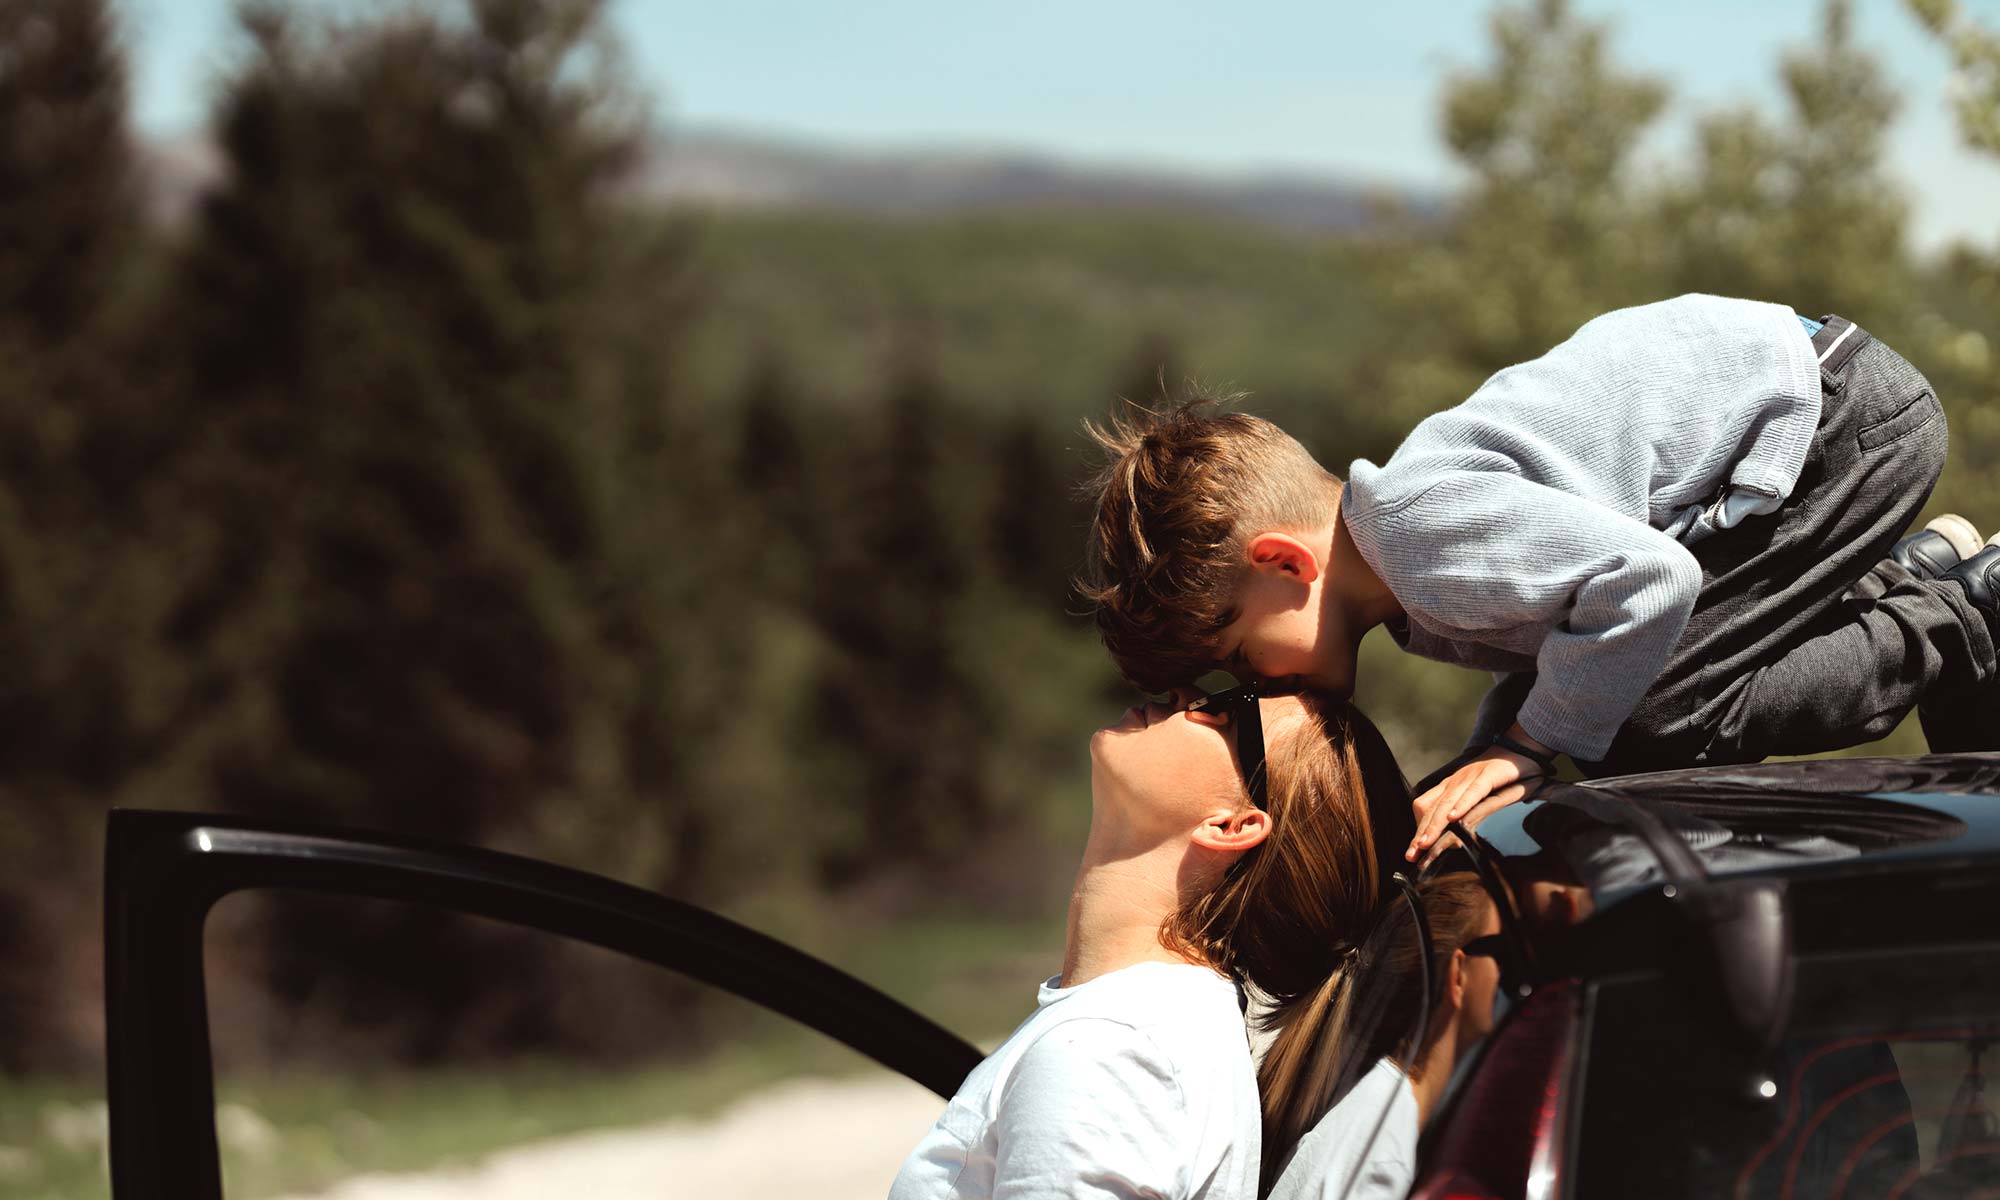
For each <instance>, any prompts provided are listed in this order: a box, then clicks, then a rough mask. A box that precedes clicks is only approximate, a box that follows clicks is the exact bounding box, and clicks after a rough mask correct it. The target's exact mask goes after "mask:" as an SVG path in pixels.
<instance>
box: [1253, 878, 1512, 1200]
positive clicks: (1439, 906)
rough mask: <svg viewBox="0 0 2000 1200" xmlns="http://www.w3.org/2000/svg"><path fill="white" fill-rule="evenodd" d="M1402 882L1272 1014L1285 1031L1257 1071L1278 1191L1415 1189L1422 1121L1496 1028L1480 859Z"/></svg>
mask: <svg viewBox="0 0 2000 1200" xmlns="http://www.w3.org/2000/svg"><path fill="white" fill-rule="evenodd" d="M1406 886H1409V887H1410V889H1411V891H1412V892H1413V894H1412V895H1410V896H1409V897H1407V898H1406V897H1405V896H1403V895H1401V894H1398V890H1397V888H1396V887H1393V886H1392V887H1391V888H1390V889H1389V894H1387V895H1385V896H1384V897H1383V899H1382V902H1381V909H1380V915H1379V918H1378V924H1377V927H1376V928H1375V930H1373V931H1372V932H1371V933H1370V934H1369V936H1368V937H1367V938H1366V939H1364V940H1363V942H1362V943H1361V945H1360V947H1359V948H1358V949H1357V951H1356V952H1355V954H1354V955H1353V956H1352V959H1351V961H1349V962H1347V963H1346V964H1344V965H1343V966H1342V967H1341V968H1340V969H1339V970H1337V971H1335V972H1333V973H1332V974H1331V975H1329V976H1328V977H1327V979H1326V980H1325V982H1324V983H1323V984H1322V986H1321V987H1319V988H1318V989H1315V990H1314V991H1313V992H1312V993H1310V994H1307V995H1302V996H1299V997H1296V998H1294V999H1293V1000H1292V1001H1291V1002H1290V1003H1288V1004H1286V1005H1284V1006H1281V1007H1280V1009H1279V1010H1278V1011H1277V1012H1276V1013H1274V1014H1273V1017H1272V1019H1271V1023H1272V1024H1277V1025H1281V1026H1282V1031H1281V1032H1280V1033H1279V1035H1278V1037H1277V1039H1276V1041H1274V1042H1273V1043H1272V1046H1271V1049H1270V1051H1269V1052H1268V1053H1267V1054H1266V1055H1265V1058H1264V1069H1263V1071H1262V1073H1261V1078H1260V1080H1259V1082H1260V1084H1261V1085H1262V1086H1263V1089H1264V1112H1265V1137H1264V1149H1263V1153H1264V1156H1265V1157H1264V1162H1265V1167H1264V1175H1265V1177H1266V1179H1267V1180H1269V1179H1271V1178H1272V1177H1275V1179H1276V1182H1275V1184H1273V1185H1272V1186H1271V1190H1270V1197H1271V1200H1305V1198H1307V1197H1312V1198H1325V1200H1339V1198H1349V1200H1362V1198H1364V1197H1365V1198H1367V1200H1376V1198H1378V1197H1381V1198H1390V1197H1393V1198H1398V1200H1400V1197H1403V1196H1406V1195H1408V1194H1409V1190H1410V1184H1411V1182H1412V1181H1413V1178H1414V1176H1415V1173H1416V1162H1417V1133H1418V1130H1420V1129H1421V1128H1422V1127H1423V1125H1424V1122H1426V1121H1427V1120H1429V1119H1430V1116H1431V1114H1432V1113H1433V1112H1434V1111H1436V1109H1437V1104H1438V1101H1439V1099H1440V1098H1441V1097H1442V1096H1443V1093H1444V1088H1445V1084H1446V1083H1447V1082H1448V1081H1449V1080H1450V1079H1451V1074H1452V1069H1453V1068H1454V1067H1455V1066H1456V1065H1457V1063H1458V1059H1459V1056H1460V1055H1461V1054H1462V1053H1463V1052H1464V1051H1465V1050H1466V1049H1468V1048H1469V1047H1471V1046H1472V1045H1474V1044H1475V1043H1477V1042H1478V1041H1479V1040H1480V1039H1482V1038H1484V1037H1485V1036H1486V1035H1487V1034H1488V1033H1490V1032H1491V1031H1492V1029H1493V1019H1494V1013H1493V1007H1494V1006H1493V1001H1494V996H1495V995H1496V993H1497V992H1498V989H1499V985H1500V969H1499V965H1498V962H1497V961H1496V958H1495V955H1496V954H1497V953H1498V951H1499V945H1500V939H1499V933H1500V913H1499V910H1498V909H1497V908H1496V907H1495V906H1494V903H1493V900H1492V898H1491V897H1490V896H1489V895H1488V894H1487V893H1486V891H1485V889H1484V888H1483V887H1482V886H1481V885H1480V882H1479V877H1478V876H1477V875H1475V874H1473V873H1472V872H1470V871H1458V872H1453V873H1451V874H1447V875H1440V876H1437V877H1434V878H1431V879H1426V880H1424V881H1423V882H1422V883H1420V884H1415V885H1406ZM1420 913H1421V914H1422V917H1423V920H1424V924H1425V926H1426V927H1427V931H1428V936H1427V937H1426V936H1422V935H1421V934H1420V931H1419V928H1418V924H1417V922H1418V917H1419V914H1420ZM1426 951H1428V958H1429V962H1428V964H1426V963H1425V961H1424V960H1425V957H1426ZM1321 1114H1325V1115H1324V1116H1322V1115H1321ZM1301 1134H1303V1135H1304V1136H1303V1137H1301Z"/></svg>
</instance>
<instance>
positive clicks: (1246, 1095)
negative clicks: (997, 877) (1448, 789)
mask: <svg viewBox="0 0 2000 1200" xmlns="http://www.w3.org/2000/svg"><path fill="white" fill-rule="evenodd" d="M1266 730H1268V731H1269V733H1270V737H1269V740H1268V742H1267V740H1266V738H1265V731H1266ZM1267 753H1268V758H1267ZM1090 757H1091V824H1090V834H1089V837H1088V839H1087V841H1086V843H1085V846H1084V852H1083V862H1082V865H1081V866H1080V867H1079V868H1078V871H1077V878H1076V885H1075V888H1074V890H1073V892H1072V894H1071V899H1070V912H1069V930H1068V936H1067V939H1066V946H1065V951H1064V957H1063V969H1062V974H1060V975H1059V976H1057V977H1055V978H1053V979H1051V980H1049V981H1048V982H1046V983H1044V984H1043V985H1042V988H1041V993H1040V999H1039V1004H1038V1006H1037V1008H1036V1011H1035V1012H1034V1014H1033V1015H1032V1016H1030V1017H1029V1018H1028V1019H1027V1021H1025V1022H1023V1023H1022V1025H1021V1026H1020V1028H1018V1029H1016V1030H1015V1031H1014V1033H1013V1034H1012V1035H1011V1036H1010V1037H1008V1039H1007V1040H1006V1041H1005V1042H1004V1043H1002V1044H1001V1046H1000V1048H999V1049H998V1050H996V1051H994V1053H993V1054H992V1055H991V1056H989V1057H988V1058H987V1059H986V1060H985V1061H984V1062H982V1063H981V1064H980V1065H979V1066H978V1067H976V1068H975V1069H974V1070H973V1072H972V1074H971V1075H969V1076H967V1078H966V1080H965V1083H964V1084H963V1085H962V1086H961V1087H960V1089H959V1092H958V1094H957V1095H956V1096H954V1097H953V1098H952V1100H951V1103H950V1104H949V1105H948V1106H947V1107H946V1109H945V1112H944V1115H943V1116H942V1117H940V1118H939V1120H938V1122H937V1124H936V1125H935V1126H933V1127H932V1129H931V1131H930V1132H929V1133H928V1134H927V1135H925V1137H924V1139H923V1141H921V1142H920V1143H918V1145H917V1148H916V1149H915V1150H914V1151H912V1152H911V1154H910V1157H909V1159H908V1160H907V1161H905V1162H904V1164H903V1169H902V1171H901V1173H900V1174H899V1175H898V1176H897V1178H896V1182H895V1185H894V1186H893V1188H892V1189H891V1191H890V1196H891V1200H929V1198H933V1197H993V1196H1007V1197H1058V1196H1060V1197H1076V1196H1085V1197H1088V1196H1148V1197H1165V1198H1169V1200H1171V1198H1177V1197H1213V1198H1216V1200H1220V1198H1222V1197H1238V1196H1241V1197H1252V1196H1254V1195H1255V1194H1256V1192H1257V1186H1258V1181H1259V1169H1258V1164H1259V1161H1260V1159H1259V1147H1260V1144H1261V1141H1262V1129H1261V1126H1262V1117H1261V1112H1260V1103H1259V1099H1258V1092H1257V1082H1256V1077H1255V1073H1254V1070H1253V1068H1252V1065H1251V1058H1250V1049H1249V1042H1248V1036H1247V1031H1246V1028H1245V1025H1244V1020H1243V1015H1242V1014H1243V1007H1242V997H1241V990H1240V985H1241V981H1243V980H1249V981H1251V982H1253V983H1255V984H1256V985H1257V986H1259V987H1261V988H1265V989H1269V988H1271V987H1273V986H1278V987H1283V986H1288V985H1290V984H1292V983H1294V982H1297V981H1303V980H1305V979H1308V978H1311V979H1324V978H1325V977H1326V975H1327V973H1328V972H1330V971H1331V970H1332V969H1333V967H1334V965H1335V964H1336V963H1337V962H1338V961H1339V957H1340V954H1341V952H1342V951H1343V950H1344V949H1345V948H1346V946H1348V945H1351V944H1352V941H1353V939H1354V938H1355V937H1356V936H1358V934H1359V933H1361V932H1362V931H1363V929H1364V923H1365V918H1366V914H1368V913H1369V912H1371V911H1372V910H1373V908H1374V904H1375V896H1376V891H1377V888H1378V882H1377V881H1378V878H1381V877H1382V876H1381V875H1380V872H1381V869H1382V863H1381V862H1378V859H1377V856H1376V854H1375V852H1374V849H1373V848H1374V846H1375V844H1376V842H1377V840H1378V839H1377V838H1376V836H1375V834H1376V830H1375V828H1374V826H1375V825H1376V823H1377V822H1385V823H1387V824H1388V825H1389V826H1390V829H1389V831H1388V832H1387V834H1386V836H1385V839H1383V844H1385V845H1390V846H1393V847H1395V848H1396V849H1398V850H1400V848H1401V847H1402V846H1403V845H1404V844H1405V842H1407V840H1408V837H1409V835H1410V834H1412V833H1414V821H1413V819H1412V817H1411V815H1410V810H1409V807H1408V795H1407V792H1406V790H1405V789H1403V787H1402V781H1401V777H1400V776H1399V775H1396V774H1395V762H1394V759H1393V758H1392V757H1391V756H1390V755H1389V752H1388V748H1387V747H1386V745H1384V744H1383V742H1382V739H1381V735H1380V734H1378V733H1377V732H1376V731H1375V729H1374V727H1373V726H1371V725H1369V724H1368V723H1367V721H1366V720H1365V718H1362V717H1361V716H1360V714H1358V713H1356V712H1355V711H1354V710H1352V709H1350V708H1347V707H1345V706H1344V705H1339V704H1335V703H1332V702H1326V701H1321V700H1318V699H1315V698H1312V697H1305V696H1273V697H1260V696H1259V695H1258V690H1257V686H1256V685H1255V684H1252V685H1247V686H1245V687H1243V688H1237V689H1233V690H1231V691H1230V692H1226V693H1219V694H1217V695H1215V696H1208V697H1199V696H1195V695H1194V694H1192V693H1189V694H1187V695H1185V696H1183V697H1182V698H1181V699H1180V700H1179V701H1177V702H1176V703H1175V704H1173V705H1166V704H1149V705H1145V706H1143V707H1137V708H1133V709H1131V710H1129V711H1128V712H1127V713H1126V714H1125V718H1124V720H1122V721H1120V722H1119V723H1118V724H1116V725H1112V726H1110V727H1107V728H1105V729H1101V730H1099V731H1098V732H1097V734H1096V735H1095V736H1094V737H1092V739H1091V743H1090ZM1385 772H1386V774H1385ZM1371 796H1379V797H1380V800H1379V803H1378V807H1377V810H1376V811H1374V812H1371V806H1370V803H1369V801H1370V798H1371ZM1391 853H1392V854H1393V853H1394V851H1391ZM1383 861H1385V862H1386V861H1387V860H1386V858H1385V859H1384V860H1383ZM1315 972H1317V974H1315Z"/></svg>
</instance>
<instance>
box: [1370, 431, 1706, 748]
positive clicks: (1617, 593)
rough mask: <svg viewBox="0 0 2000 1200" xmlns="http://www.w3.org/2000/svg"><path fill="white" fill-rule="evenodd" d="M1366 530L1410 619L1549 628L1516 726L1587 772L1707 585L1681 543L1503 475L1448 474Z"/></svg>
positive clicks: (1382, 513)
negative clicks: (1585, 765) (1583, 764)
mask: <svg viewBox="0 0 2000 1200" xmlns="http://www.w3.org/2000/svg"><path fill="white" fill-rule="evenodd" d="M1367 524H1369V525H1370V526H1372V528H1373V531H1374V533H1375V535H1376V536H1374V537H1371V538H1370V539H1369V540H1370V541H1371V542H1372V543H1373V546H1372V547H1370V549H1372V551H1373V552H1372V553H1370V554H1368V558H1369V560H1370V561H1371V562H1372V563H1374V564H1375V566H1376V567H1377V569H1378V570H1380V571H1381V572H1382V574H1383V577H1384V580H1385V582H1387V583H1388V584H1389V587H1390V589H1391V590H1392V591H1394V592H1395V594H1396V596H1397V598H1398V599H1399V600H1400V601H1401V602H1402V603H1403V605H1404V607H1405V608H1413V609H1417V610H1419V611H1421V612H1423V613H1424V614H1426V615H1427V616H1429V617H1430V618H1431V619H1432V620H1433V621H1434V622H1435V623H1437V624H1440V625H1444V626H1448V627H1451V628H1456V629H1462V630H1466V631H1468V632H1472V633H1477V632H1478V631H1481V630H1498V629H1508V628H1513V627H1517V626H1520V625H1524V624H1528V623H1531V622H1533V623H1539V624H1544V625H1546V626H1548V633H1547V635H1546V637H1545V639H1544V640H1543V642H1542V644H1541V649H1540V651H1539V652H1538V653H1537V656H1536V669H1537V672H1538V674H1537V678H1536V681H1535V685H1534V687H1533V689H1532V690H1530V691H1529V693H1528V696H1527V698H1526V700H1525V701H1524V702H1523V703H1522V705H1521V710H1520V714H1519V716H1518V718H1517V719H1518V720H1519V721H1520V723H1521V727H1522V728H1523V729H1525V730H1527V731H1528V733H1529V734H1530V735H1531V736H1532V737H1534V738H1535V739H1536V740H1538V741H1541V742H1543V743H1545V744H1547V745H1549V746H1553V747H1554V748H1556V749H1558V750H1561V751H1563V752H1565V753H1567V754H1569V755H1571V756H1572V757H1574V758H1579V759H1583V760H1586V761H1594V760H1597V759H1601V758H1602V757H1603V756H1604V754H1605V752H1606V751H1607V750H1609V749H1610V746H1611V741H1612V738H1613V737H1614V736H1615V735H1616V734H1617V732H1618V727H1619V726H1620V725H1623V724H1624V723H1625V719H1626V718H1627V717H1629V716H1631V715H1632V710H1633V709H1634V708H1636V707H1638V703H1639V699H1640V697H1642V696H1643V695H1645V693H1646V691H1647V690H1648V689H1649V688H1651V687H1652V686H1653V683H1654V681H1655V680H1657V679H1658V678H1659V675H1660V671H1661V669H1662V668H1664V667H1665V666H1666V663H1667V658H1668V656H1669V655H1670V654H1671V653H1672V652H1673V648H1674V645H1675V643H1676V642H1678V641H1679V640H1680V636H1681V632H1682V630H1684V629H1685V628H1686V626H1687V621H1688V615H1689V614H1690V613H1691V612H1692V611H1693V609H1694V602H1695V596H1696V594H1697V593H1698V592H1699V590H1700V588H1701V568H1700V567H1699V566H1698V565H1697V564H1696V563H1695V560H1694V556H1693V555H1692V554H1690V553H1689V552H1688V550H1687V548H1686V547H1685V546H1682V545H1681V544H1680V543H1679V542H1676V541H1674V540H1673V539H1672V538H1670V537H1668V536H1666V535H1665V534H1663V533H1661V532H1659V531H1658V530H1656V529H1653V528H1652V527H1650V526H1648V525H1646V524H1644V523H1643V522H1639V521H1635V520H1633V519H1631V518H1630V517H1627V516H1625V515H1623V514H1621V513H1619V512H1616V511H1614V510H1612V509H1610V508H1607V507H1605V506H1603V505H1601V504H1598V503H1596V502H1595V501H1591V500H1586V499H1584V498H1582V497H1579V496H1575V495H1571V494H1570V493H1568V492H1563V491H1558V490H1556V489H1554V488H1550V487H1545V486H1543V485H1541V484H1538V483H1534V482H1532V481H1530V480H1527V479H1523V478H1521V477H1520V476H1518V475H1514V474H1510V473H1508V472H1505V471H1477V470H1472V471H1453V472H1447V473H1445V474H1443V475H1442V476H1441V477H1440V478H1439V479H1438V480H1437V482H1435V483H1433V484H1431V485H1430V486H1429V487H1426V488H1425V489H1424V490H1423V491H1421V492H1419V493H1417V494H1416V495H1415V496H1413V497H1411V498H1410V499H1409V500H1407V501H1404V502H1401V503H1399V504H1396V505H1394V506H1392V507H1391V508H1389V509H1387V510H1377V511H1375V512H1373V513H1370V514H1368V520H1367Z"/></svg>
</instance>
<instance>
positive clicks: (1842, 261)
mask: <svg viewBox="0 0 2000 1200" xmlns="http://www.w3.org/2000/svg"><path fill="white" fill-rule="evenodd" d="M1852 24H1853V19H1852V12H1851V7H1850V4H1849V3H1848V0H1828V4H1827V6H1826V10H1825V16H1824V19H1823V23H1822V26H1821V33H1820V38H1819V41H1818V43H1817V44H1815V45H1813V46H1811V47H1809V48H1801V49H1797V50H1793V51H1790V52H1788V53H1787V54H1786V55H1785V56H1784V59H1783V61H1782V63H1781V65H1780V70H1781V75H1782V77H1783V80H1784V90H1785V96H1786V99H1787V101H1788V102H1789V105H1790V112H1789V121H1788V122H1787V123H1786V124H1784V125H1774V124H1773V123H1772V122H1770V121H1769V120H1768V119H1766V117H1765V116H1764V115H1763V114H1762V113H1761V112H1760V111H1758V110H1756V109H1749V108H1744V109H1736V110H1731V111H1727V112H1723V113H1718V114H1715V115H1713V116H1710V117H1709V118H1707V119H1705V120H1704V121H1702V123H1701V125H1700V129H1699V145H1700V154H1699V157H1698V159H1697V162H1696V166H1695V170H1694V172H1693V175H1692V177H1691V178H1690V179H1689V180H1688V181H1687V182H1686V183H1685V184H1684V185H1681V186H1678V187H1673V188H1670V189H1668V191H1667V194H1666V196H1665V197H1664V200H1663V203H1662V211H1661V218H1660V225H1661V227H1662V228H1663V229H1664V230H1666V231H1667V234H1668V236H1667V238H1666V239H1665V240H1664V242H1663V244H1662V250H1663V252H1665V253H1666V254H1668V255H1669V256H1670V257H1671V258H1672V260H1673V261H1672V264H1671V266H1670V268H1669V274H1670V275H1671V277H1672V278H1673V280H1674V290H1676V291H1707V292H1715V293H1720V294H1723V295H1737V296H1750V297H1755V298H1758V299H1765V300H1777V301H1782V302H1788V303H1790V304H1792V305H1793V306H1794V307H1796V308H1798V309H1799V310H1800V311H1801V312H1806V313H1811V314H1818V313H1823V312H1839V313H1841V314H1842V315H1845V316H1848V317H1850V318H1852V319H1854V320H1856V321H1859V322H1860V323H1861V324H1863V325H1864V326H1866V327H1867V328H1869V329H1870V330H1872V331H1875V332H1877V333H1879V334H1880V335H1881V336H1884V337H1886V338H1888V339H1890V340H1891V341H1892V342H1894V341H1897V340H1898V335H1899V334H1901V333H1903V332H1904V331H1905V330H1907V329H1908V328H1909V314H1910V312H1911V310H1912V306H1913V301H1914V298H1915V296H1914V280H1913V267H1912V264H1911V263H1910V261H1909V258H1908V254H1907V250H1906V246H1907V242H1908V238H1907V227H1908V212H1907V209H1908V206H1907V205H1906V204H1905V203H1904V201H1903V199H1902V197H1901V195H1900V191H1899V188H1898V186H1897V184H1896V182H1895V181H1894V180H1892V179H1891V177H1890V175H1889V172H1888V168H1887V163H1886V162H1885V160H1884V152H1885V150H1886V148H1887V140H1888V134H1889V129H1890V125H1891V122H1892V121H1893V120H1894V118H1895V115H1896V111H1897V108H1898V106H1899V102H1898V100H1897V97H1896V95H1895V93H1894V91H1893V89H1892V88H1891V87H1890V86H1889V84H1888V82H1887V80H1886V79H1885V77H1884V75H1883V71H1882V67H1881V64H1880V62H1879V61H1877V60H1876V58H1875V57H1874V56H1873V55H1871V54H1869V53H1867V52H1866V51H1865V50H1863V49H1861V48H1860V47H1858V46H1856V45H1855V43H1854V37H1853V31H1852Z"/></svg>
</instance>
